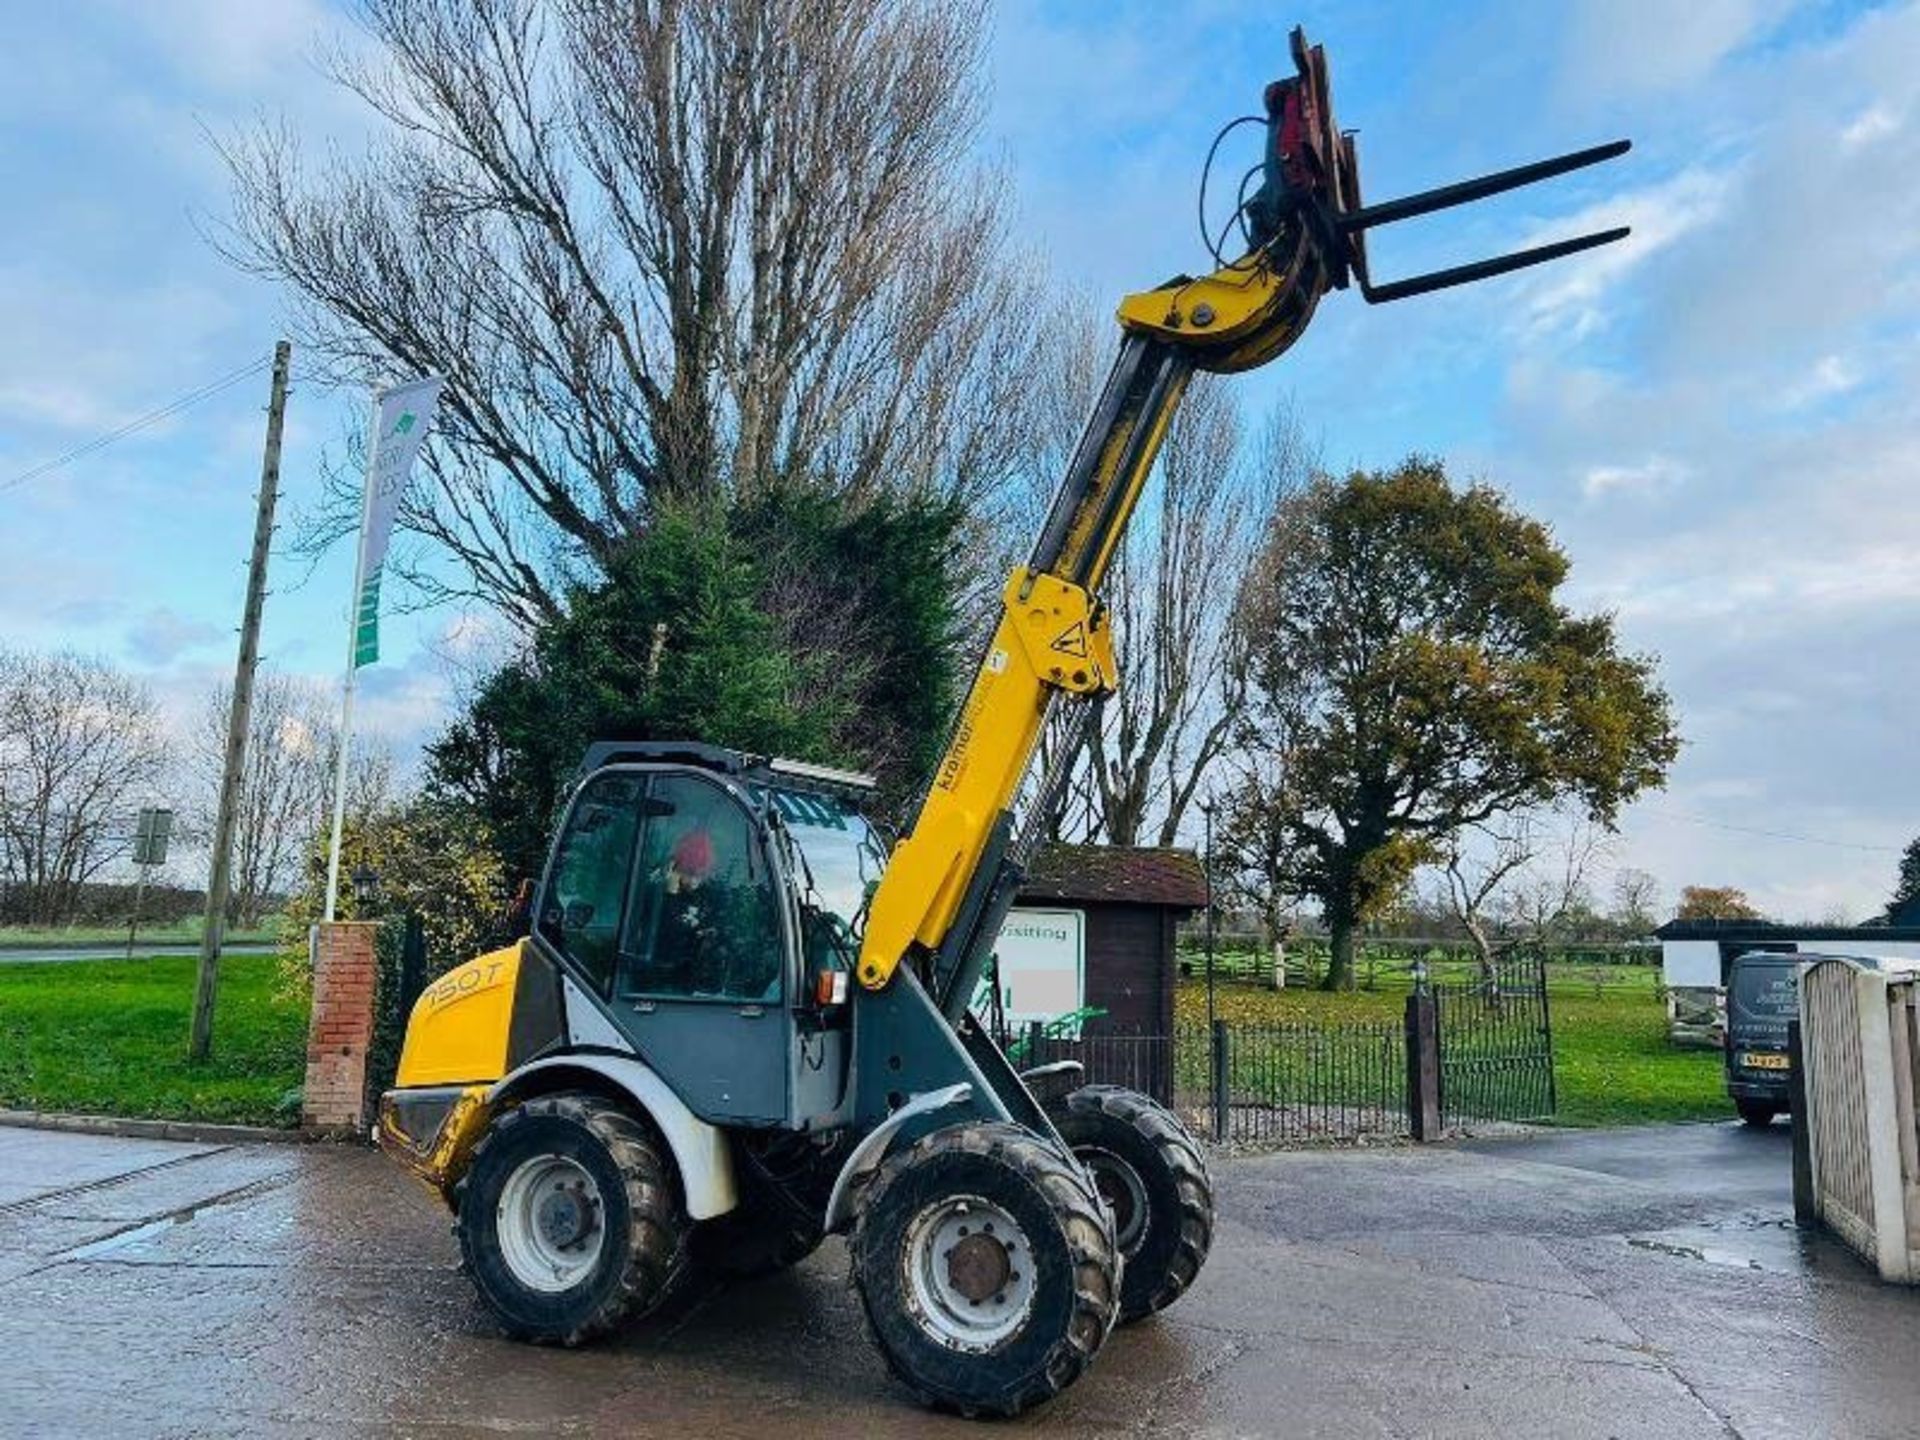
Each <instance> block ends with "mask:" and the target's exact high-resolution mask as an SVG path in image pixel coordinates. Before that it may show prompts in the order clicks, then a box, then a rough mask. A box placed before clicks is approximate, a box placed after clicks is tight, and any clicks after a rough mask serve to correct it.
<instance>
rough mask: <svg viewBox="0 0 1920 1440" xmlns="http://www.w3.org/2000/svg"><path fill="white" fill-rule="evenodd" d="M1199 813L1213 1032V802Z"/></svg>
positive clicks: (1209, 1030) (1210, 1029)
mask: <svg viewBox="0 0 1920 1440" xmlns="http://www.w3.org/2000/svg"><path fill="white" fill-rule="evenodd" d="M1200 814H1201V816H1202V818H1203V819H1204V820H1205V822H1206V860H1205V861H1204V866H1205V869H1206V872H1207V1033H1208V1034H1209V1035H1211V1034H1212V1033H1213V1022H1214V1019H1215V1018H1216V1017H1215V1007H1214V997H1213V910H1214V906H1213V802H1212V801H1211V800H1209V801H1207V802H1206V803H1205V804H1203V805H1202V806H1201V807H1200Z"/></svg>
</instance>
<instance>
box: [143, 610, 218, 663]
mask: <svg viewBox="0 0 1920 1440" xmlns="http://www.w3.org/2000/svg"><path fill="white" fill-rule="evenodd" d="M227 633H228V632H227V631H225V630H223V629H221V628H220V627H219V626H218V625H214V624H211V623H209V622H207V621H205V620H191V619H188V618H187V617H186V616H183V615H179V614H176V613H175V612H174V611H172V610H170V609H168V608H166V607H165V606H162V607H160V608H159V609H156V610H149V611H148V612H147V613H146V614H145V615H143V616H141V617H140V619H139V620H137V621H135V622H134V624H133V625H131V626H130V627H128V630H127V653H128V654H129V655H130V656H132V657H133V658H134V659H135V660H137V661H139V662H140V663H141V664H143V665H170V664H172V663H173V662H174V661H175V660H178V659H179V658H180V657H181V656H182V655H185V654H187V653H188V652H189V651H193V650H200V649H203V648H205V647H206V646H208V645H212V644H214V643H215V642H217V641H220V640H224V639H225V638H226V637H227Z"/></svg>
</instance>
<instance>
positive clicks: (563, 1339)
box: [454, 1095, 686, 1345]
mask: <svg viewBox="0 0 1920 1440" xmlns="http://www.w3.org/2000/svg"><path fill="white" fill-rule="evenodd" d="M671 1175H672V1172H671V1170H670V1169H669V1168H668V1163H667V1161H666V1159H665V1158H664V1157H663V1156H662V1155H661V1153H660V1151H659V1149H658V1148H657V1146H656V1143H655V1141H654V1140H653V1138H652V1137H651V1136H650V1135H649V1134H648V1133H647V1132H646V1130H644V1129H643V1128H642V1127H641V1125H640V1123H639V1122H638V1121H637V1120H635V1119H634V1118H633V1117H632V1116H631V1115H629V1114H627V1113H626V1112H625V1111H623V1110H620V1109H617V1108H616V1107H614V1106H612V1105H609V1104H608V1103H607V1102H606V1101H604V1100H601V1099H599V1098H597V1097H595V1096H591V1095H548V1096H542V1097H540V1098H538V1099H534V1100H529V1101H527V1102H526V1103H525V1104H524V1105H517V1106H515V1107H514V1108H513V1109H511V1110H508V1111H507V1112H506V1113H505V1114H503V1115H501V1116H500V1117H499V1118H498V1119H496V1120H495V1121H493V1123H492V1124H491V1125H489V1126H488V1127H487V1133H486V1134H485V1135H484V1136H483V1137H482V1138H481V1141H480V1144H479V1146H478V1147H477V1148H476V1149H475V1150H474V1152H473V1163H472V1165H471V1166H470V1167H469V1168H468V1170H467V1174H466V1178H465V1179H464V1180H462V1181H461V1182H460V1188H459V1191H458V1192H457V1196H456V1199H457V1203H458V1212H457V1215H458V1218H457V1220H456V1222H455V1227H454V1228H455V1230H456V1232H457V1233H458V1235H459V1239H460V1253H461V1256H462V1258H463V1259H464V1260H465V1262H466V1268H467V1271H468V1273H469V1274H470V1275H472V1277H473V1280H474V1284H475V1285H476V1286H478V1287H479V1290H480V1295H481V1298H483V1299H484V1300H485V1301H486V1302H487V1304H488V1306H489V1307H490V1308H491V1309H492V1310H493V1312H494V1314H495V1315H496V1316H497V1317H498V1318H499V1320H500V1324H501V1327H502V1328H503V1329H505V1330H506V1332H507V1333H508V1334H509V1335H511V1336H512V1337H513V1338H514V1339H516V1340H530V1341H533V1342H535V1343H536V1344H550V1345H578V1344H580V1343H581V1342H583V1341H585V1340H590V1339H592V1338H593V1337H595V1336H597V1335H602V1334H605V1333H606V1332H607V1331H609V1330H611V1329H613V1328H614V1326H616V1325H618V1324H619V1323H620V1322H621V1321H622V1320H625V1319H627V1318H629V1317H632V1316H637V1315H643V1314H645V1313H646V1312H647V1311H649V1310H651V1309H653V1308H654V1307H655V1306H657V1305H658V1304H659V1303H660V1302H661V1301H662V1300H664V1299H665V1298H666V1297H667V1295H668V1294H669V1293H670V1292H671V1290H672V1289H673V1286H674V1283H675V1282H676V1281H677V1280H678V1278H679V1276H680V1273H681V1271H682V1270H683V1269H684V1268H685V1257H686V1220H685V1217H684V1216H683V1214H682V1212H681V1207H680V1204H679V1201H678V1198H677V1197H676V1195H675V1193H674V1187H673V1183H672V1179H671Z"/></svg>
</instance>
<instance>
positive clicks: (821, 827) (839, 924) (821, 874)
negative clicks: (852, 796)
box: [765, 787, 887, 955]
mask: <svg viewBox="0 0 1920 1440" xmlns="http://www.w3.org/2000/svg"><path fill="white" fill-rule="evenodd" d="M765 793H766V796H767V799H768V803H769V804H771V805H772V807H773V808H774V809H775V810H777V811H778V812H779V814H780V818H781V819H783V820H785V821H786V822H787V829H788V831H789V833H791V834H792V836H793V840H794V844H795V845H796V846H797V847H798V849H799V851H800V859H801V860H802V861H803V862H804V863H803V864H801V865H799V866H796V867H795V868H796V869H797V870H798V872H799V873H798V874H796V875H795V876H794V880H795V883H796V884H798V886H799V887H800V897H801V899H802V901H803V902H805V904H806V905H807V906H808V907H809V908H810V909H812V910H814V911H816V912H818V913H819V915H820V916H821V918H822V919H824V920H826V921H827V922H828V924H829V925H830V926H831V927H832V929H833V930H834V931H835V932H836V933H838V934H839V935H840V936H841V937H842V938H843V941H844V943H845V945H846V946H847V948H848V951H849V955H850V953H851V951H852V950H854V949H857V948H858V944H859V935H860V932H861V931H862V929H864V928H865V924H866V905H867V897H868V896H869V895H870V894H871V893H872V891H873V887H874V886H876V885H878V884H879V883H880V872H881V871H882V870H883V869H885V868H886V863H887V859H886V851H885V849H884V848H883V847H882V846H881V844H880V838H879V836H878V835H876V834H875V833H874V831H873V828H872V827H871V826H869V825H868V824H867V822H866V820H865V818H864V817H863V816H862V815H861V814H860V812H859V811H858V810H856V809H855V808H854V807H853V806H852V805H851V804H850V803H848V802H847V801H844V800H841V799H839V798H837V797H834V796H830V795H819V794H814V793H811V792H807V791H800V790H785V789H774V788H771V787H769V788H768V789H767V791H766V792H765Z"/></svg>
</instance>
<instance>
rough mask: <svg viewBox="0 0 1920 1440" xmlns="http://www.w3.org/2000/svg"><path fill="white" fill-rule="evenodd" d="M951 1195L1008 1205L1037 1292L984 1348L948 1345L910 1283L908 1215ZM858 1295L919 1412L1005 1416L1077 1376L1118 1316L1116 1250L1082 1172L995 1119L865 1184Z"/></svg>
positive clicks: (959, 1128)
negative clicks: (916, 1309)
mask: <svg viewBox="0 0 1920 1440" xmlns="http://www.w3.org/2000/svg"><path fill="white" fill-rule="evenodd" d="M955 1195H977V1196H979V1197H980V1198H981V1199H983V1200H988V1201H990V1202H991V1203H993V1204H994V1205H997V1206H999V1207H1001V1208H1002V1209H1004V1210H1005V1211H1006V1212H1007V1213H1008V1214H1009V1215H1011V1216H1012V1217H1013V1218H1014V1219H1015V1220H1016V1221H1017V1222H1018V1223H1019V1225H1020V1228H1021V1229H1022V1230H1024V1231H1025V1232H1026V1236H1027V1241H1028V1244H1029V1246H1030V1247H1031V1249H1032V1255H1031V1257H1030V1263H1032V1264H1033V1266H1034V1272H1033V1273H1034V1277H1035V1286H1034V1293H1033V1297H1032V1302H1031V1305H1030V1308H1029V1310H1028V1312H1027V1317H1026V1319H1025V1321H1024V1323H1023V1324H1022V1325H1021V1326H1020V1328H1019V1329H1018V1330H1016V1331H1015V1332H1014V1333H1013V1334H1011V1335H1009V1336H1007V1337H1006V1338H1005V1339H1003V1340H1001V1341H1000V1342H999V1343H998V1344H996V1345H994V1346H993V1348H992V1349H990V1350H985V1351H966V1350H961V1349H956V1348H950V1347H949V1346H947V1345H945V1344H943V1343H942V1342H941V1341H940V1340H939V1339H938V1338H936V1337H935V1336H934V1335H932V1334H930V1333H929V1331H928V1330H927V1329H926V1328H925V1327H924V1326H923V1325H922V1323H921V1322H920V1321H919V1320H918V1319H917V1318H915V1315H914V1313H913V1308H912V1301H911V1298H910V1297H911V1290H910V1285H909V1281H908V1279H907V1265H908V1264H909V1262H910V1257H909V1255H908V1253H907V1252H908V1243H907V1242H908V1236H909V1233H910V1231H911V1228H912V1226H913V1222H914V1220H915V1217H917V1216H918V1215H920V1214H921V1213H922V1212H923V1211H924V1210H926V1209H927V1208H928V1207H929V1206H932V1205H935V1204H938V1203H939V1202H942V1201H944V1200H947V1199H949V1198H950V1197H953V1196H955ZM849 1248H850V1251H851V1257H852V1271H853V1283H854V1287H855V1288H856V1289H857V1290H858V1291H859V1292H860V1301H861V1305H862V1308H863V1309H864V1310H865V1312H866V1317H867V1327H868V1330H869V1332H870V1334H871V1335H872V1337H873V1342H874V1345H875V1347H876V1348H877V1349H878V1350H879V1351H880V1354H881V1355H882V1356H883V1357H884V1358H885V1360H886V1362H887V1368H888V1369H889V1370H891V1371H892V1372H893V1375H894V1377H895V1378H896V1379H898V1380H899V1381H900V1382H901V1383H902V1384H903V1385H905V1386H906V1387H907V1388H908V1389H910V1390H911V1391H913V1392H914V1394H915V1395H917V1396H918V1397H919V1399H920V1400H921V1402H922V1403H923V1404H926V1405H929V1406H932V1407H934V1408H935V1409H941V1410H953V1411H957V1412H958V1413H960V1414H962V1415H965V1416H968V1417H969V1418H972V1417H976V1416H981V1415H998V1416H1013V1415H1018V1414H1019V1413H1020V1412H1021V1411H1023V1410H1026V1409H1028V1408H1029V1407H1031V1406H1034V1405H1037V1404H1039V1403H1041V1402H1042V1401H1045V1400H1048V1399H1051V1398H1052V1397H1053V1396H1055V1395H1057V1394H1059V1392H1060V1391H1062V1390H1064V1389H1066V1388H1067V1386H1069V1385H1071V1384H1072V1383H1073V1382H1074V1381H1075V1380H1076V1379H1078V1378H1079V1377H1080V1375H1081V1373H1082V1372H1083V1371H1084V1370H1085V1369H1086V1368H1087V1366H1088V1365H1090V1364H1092V1363H1093V1358H1094V1356H1095V1355H1097V1354H1099V1353H1100V1347H1101V1346H1102V1345H1104V1344H1105V1343H1106V1340H1107V1336H1108V1335H1109V1334H1110V1333H1111V1332H1112V1330H1113V1326H1114V1322H1115V1320H1116V1319H1117V1318H1118V1316H1119V1313H1120V1307H1119V1299H1120V1268H1121V1261H1120V1256H1119V1252H1118V1251H1117V1250H1116V1249H1115V1247H1114V1243H1113V1229H1112V1225H1111V1222H1110V1221H1109V1219H1108V1217H1107V1213H1106V1210H1105V1208H1104V1207H1103V1206H1102V1205H1101V1204H1100V1197H1099V1196H1098V1194H1096V1193H1095V1191H1094V1189H1093V1186H1092V1184H1091V1183H1090V1182H1089V1181H1088V1179H1087V1177H1086V1175H1085V1173H1084V1172H1083V1171H1082V1170H1081V1169H1080V1167H1079V1166H1077V1165H1075V1164H1073V1163H1072V1162H1071V1161H1069V1160H1068V1159H1067V1158H1066V1157H1065V1156H1064V1155H1061V1154H1060V1153H1059V1152H1058V1151H1057V1150H1056V1149H1055V1148H1054V1147H1053V1146H1052V1145H1051V1144H1049V1143H1048V1142H1046V1141H1044V1140H1042V1139H1040V1138H1039V1137H1038V1136H1036V1135H1034V1134H1033V1133H1032V1132H1031V1131H1028V1130H1024V1129H1022V1128H1021V1127H1019V1126H1017V1125H1009V1124H1005V1123H1002V1122H972V1123H968V1124H964V1125H953V1126H949V1127H948V1128H946V1129H944V1130H936V1131H934V1132H933V1133H932V1134H931V1135H928V1136H926V1137H925V1138H923V1139H921V1140H920V1141H919V1142H917V1143H916V1144H914V1145H912V1146H909V1147H908V1148H907V1149H905V1150H903V1151H901V1152H900V1153H898V1154H896V1155H893V1156H891V1157H890V1158H889V1159H888V1160H887V1161H886V1162H885V1163H884V1164H883V1165H882V1166H881V1167H880V1170H879V1173H878V1174H877V1175H875V1177H874V1178H873V1180H872V1182H871V1183H870V1184H869V1185H868V1187H867V1190H866V1193H865V1195H864V1197H863V1199H862V1201H861V1205H860V1211H859V1215H858V1218H857V1220H856V1222H855V1225H854V1230H853V1235H852V1239H851V1242H850V1246H849Z"/></svg>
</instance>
